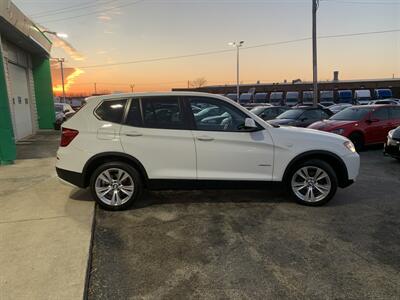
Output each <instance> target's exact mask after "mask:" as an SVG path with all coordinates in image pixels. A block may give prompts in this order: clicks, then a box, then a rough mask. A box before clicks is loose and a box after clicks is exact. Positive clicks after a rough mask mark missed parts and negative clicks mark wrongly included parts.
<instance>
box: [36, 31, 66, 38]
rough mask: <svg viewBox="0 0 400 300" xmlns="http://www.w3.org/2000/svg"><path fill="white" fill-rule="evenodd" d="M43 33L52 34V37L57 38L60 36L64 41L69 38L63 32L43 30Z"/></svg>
mask: <svg viewBox="0 0 400 300" xmlns="http://www.w3.org/2000/svg"><path fill="white" fill-rule="evenodd" d="M42 32H43V33H48V34H52V35H56V36H58V37H59V38H62V39H66V38H68V34H66V33H63V32H55V31H49V30H43V31H42Z"/></svg>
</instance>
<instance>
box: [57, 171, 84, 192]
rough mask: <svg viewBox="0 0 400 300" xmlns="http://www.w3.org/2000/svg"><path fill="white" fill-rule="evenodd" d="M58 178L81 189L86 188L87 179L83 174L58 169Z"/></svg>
mask: <svg viewBox="0 0 400 300" xmlns="http://www.w3.org/2000/svg"><path fill="white" fill-rule="evenodd" d="M56 171H57V176H58V178H60V179H61V180H63V181H66V182H68V183H70V184H72V185H75V186H77V187H80V188H85V178H84V176H83V174H82V173H77V172H73V171H69V170H65V169H60V168H56Z"/></svg>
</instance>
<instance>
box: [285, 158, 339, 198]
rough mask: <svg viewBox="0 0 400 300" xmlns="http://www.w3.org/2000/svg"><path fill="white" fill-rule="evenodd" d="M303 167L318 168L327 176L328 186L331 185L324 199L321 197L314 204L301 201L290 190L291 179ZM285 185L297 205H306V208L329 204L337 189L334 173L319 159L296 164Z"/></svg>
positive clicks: (291, 189)
mask: <svg viewBox="0 0 400 300" xmlns="http://www.w3.org/2000/svg"><path fill="white" fill-rule="evenodd" d="M304 167H311V168H313V167H317V168H320V169H322V170H323V171H325V173H326V174H327V175H328V177H329V180H330V184H331V188H330V191H329V193H328V194H327V195H326V196H325V197H323V198H322V199H321V200H318V201H315V202H308V201H305V200H303V199H301V198H300V197H299V196H298V195H296V193H295V192H294V190H293V188H292V179H293V177H294V176H295V174H296V172H297V171H299V170H300V169H301V168H304ZM286 185H287V187H288V190H289V191H290V194H291V196H292V197H293V199H294V200H295V201H296V202H297V203H299V204H302V205H306V206H321V205H324V204H326V203H327V202H329V201H330V200H331V199H332V197H333V196H334V195H335V194H336V191H337V187H338V180H337V176H336V173H335V171H334V170H333V168H332V167H331V166H330V165H329V164H328V163H326V162H325V161H323V160H319V159H310V160H306V161H304V162H301V163H299V164H297V165H296V166H295V167H294V168H292V170H291V172H290V174H289V176H288V178H287V180H286ZM314 190H315V189H314ZM317 193H318V192H317Z"/></svg>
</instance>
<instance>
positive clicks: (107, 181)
mask: <svg viewBox="0 0 400 300" xmlns="http://www.w3.org/2000/svg"><path fill="white" fill-rule="evenodd" d="M95 191H96V195H97V197H98V198H99V199H100V201H102V202H103V203H105V204H107V205H111V206H120V205H123V204H125V203H126V202H128V201H129V199H130V198H131V197H132V195H133V193H134V191H135V185H134V182H133V179H132V177H131V175H129V173H128V172H127V171H125V170H122V169H120V168H110V169H106V170H104V171H102V172H101V173H100V174H99V175H98V176H97V178H96V182H95Z"/></svg>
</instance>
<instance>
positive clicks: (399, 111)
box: [390, 107, 400, 120]
mask: <svg viewBox="0 0 400 300" xmlns="http://www.w3.org/2000/svg"><path fill="white" fill-rule="evenodd" d="M390 119H397V120H400V107H392V108H391V109H390Z"/></svg>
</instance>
